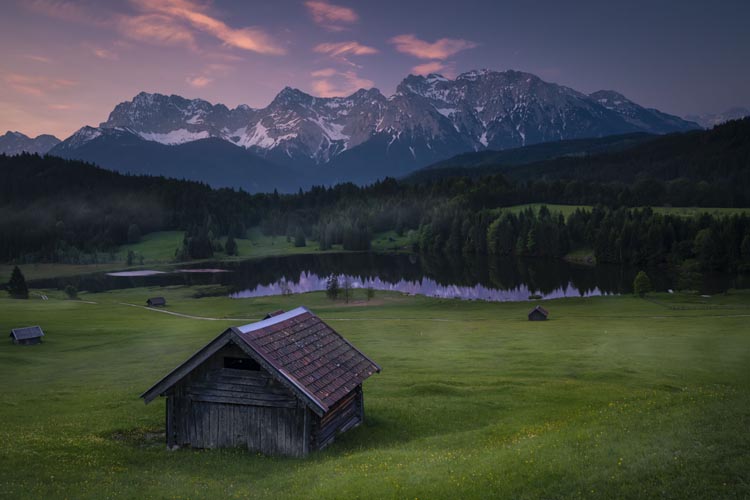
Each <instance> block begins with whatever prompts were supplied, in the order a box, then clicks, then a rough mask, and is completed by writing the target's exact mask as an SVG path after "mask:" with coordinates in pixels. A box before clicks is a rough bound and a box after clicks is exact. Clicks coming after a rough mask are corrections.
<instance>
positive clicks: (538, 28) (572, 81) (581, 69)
mask: <svg viewBox="0 0 750 500" xmlns="http://www.w3.org/2000/svg"><path fill="white" fill-rule="evenodd" d="M0 11H1V12H2V15H1V16H0V131H5V130H17V131H20V132H23V133H25V134H27V135H31V136H35V135H38V134H41V133H50V134H54V135H56V136H58V137H60V138H65V137H68V136H69V135H70V134H72V133H73V132H74V131H75V130H77V129H78V128H80V127H81V126H83V125H92V126H96V125H98V124H99V123H100V122H102V121H105V120H106V119H107V116H108V114H109V112H110V111H111V110H112V109H113V108H114V106H115V105H116V104H118V103H119V102H122V101H126V100H130V99H132V97H133V96H135V95H136V94H137V93H138V92H141V91H146V92H159V93H163V94H179V95H182V96H184V97H188V98H197V97H200V98H202V99H206V100H208V101H210V102H212V103H223V104H225V105H227V106H229V107H235V106H237V105H239V104H247V105H250V106H252V107H264V106H266V105H267V104H268V103H269V102H270V101H271V100H272V99H273V97H274V96H275V95H276V94H277V93H278V92H279V91H280V90H281V89H282V88H284V87H285V86H290V87H295V88H299V89H301V90H303V91H305V92H308V93H310V94H313V95H317V96H333V95H348V94H351V93H352V92H354V91H355V90H357V89H359V88H369V87H377V88H379V89H380V90H381V91H382V92H383V93H384V94H385V95H386V96H388V95H391V94H392V93H393V92H394V91H395V89H396V86H397V85H398V83H399V82H400V81H401V80H402V79H403V78H404V77H405V76H406V75H408V74H409V73H415V74H427V73H430V72H435V73H440V74H443V75H445V76H447V77H455V76H456V75H458V74H460V73H462V72H464V71H468V70H471V69H481V68H488V69H493V70H498V71H503V70H508V69H515V70H521V71H528V72H531V73H534V74H537V75H538V76H540V77H541V78H542V79H544V80H547V81H551V82H555V83H559V84H562V85H566V86H569V87H572V88H574V89H576V90H579V91H581V92H586V93H590V92H594V91H597V90H600V89H608V90H610V89H611V90H617V91H619V92H621V93H623V94H624V95H625V96H627V97H628V98H630V99H632V100H633V101H635V102H637V103H639V104H641V105H643V106H647V107H655V108H658V109H660V110H662V111H665V112H668V113H672V114H676V115H679V116H685V115H688V114H703V113H716V112H722V111H724V110H726V109H728V108H730V107H732V106H746V107H750V63H748V61H750V28H748V24H747V22H748V19H750V1H748V0H720V1H715V2H708V1H692V0H659V1H653V0H649V1H641V0H631V1H628V2H609V1H601V0H599V1H583V0H581V1H576V0H570V1H560V0H525V1H513V2H510V1H503V0H460V1H456V0H452V1H439V0H351V1H344V0H335V1H333V0H332V1H330V2H329V1H327V0H235V1H230V0H213V1H211V0H117V1H114V0H2V2H1V3H0ZM0 133H2V132H0Z"/></svg>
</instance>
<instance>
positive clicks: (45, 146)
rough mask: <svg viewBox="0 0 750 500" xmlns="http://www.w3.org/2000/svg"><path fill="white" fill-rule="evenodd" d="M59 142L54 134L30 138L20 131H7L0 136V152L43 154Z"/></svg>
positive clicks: (7, 153)
mask: <svg viewBox="0 0 750 500" xmlns="http://www.w3.org/2000/svg"><path fill="white" fill-rule="evenodd" d="M59 142H60V139H58V138H57V137H55V136H54V135H47V134H43V135H38V136H36V137H34V138H31V137H29V136H27V135H25V134H22V133H21V132H11V131H8V132H6V133H5V135H3V136H0V154H5V155H17V154H21V153H24V152H25V153H37V154H40V155H43V154H45V153H47V151H49V150H50V149H52V148H53V147H55V146H56V145H57V144H58V143H59Z"/></svg>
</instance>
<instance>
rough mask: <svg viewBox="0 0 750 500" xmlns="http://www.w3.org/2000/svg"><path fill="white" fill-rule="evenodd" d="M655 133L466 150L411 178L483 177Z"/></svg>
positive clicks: (617, 146)
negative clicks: (486, 149) (490, 149)
mask: <svg viewBox="0 0 750 500" xmlns="http://www.w3.org/2000/svg"><path fill="white" fill-rule="evenodd" d="M656 137H658V136H655V135H651V134H645V133H640V132H639V133H635V134H626V135H613V136H607V137H601V138H596V139H573V140H568V141H556V142H546V143H542V144H534V145H532V146H525V147H522V148H515V149H508V150H505V151H477V152H474V153H464V154H460V155H457V156H454V157H452V158H449V159H447V160H443V161H439V162H437V163H433V164H432V165H429V166H427V167H424V168H421V169H419V170H417V171H415V172H412V173H411V174H409V175H408V176H407V177H406V178H405V180H406V181H407V182H412V183H415V182H416V183H418V182H425V181H434V180H438V179H443V178H447V177H460V176H469V177H475V178H476V177H481V176H482V175H486V174H487V173H488V172H492V171H494V170H496V169H497V168H499V167H507V166H516V165H526V164H530V163H537V162H541V161H545V160H552V159H555V158H561V157H576V158H578V157H584V156H590V155H596V154H601V153H609V152H615V151H623V150H627V149H630V148H633V147H635V146H637V145H639V144H643V143H645V142H648V141H651V140H654V139H655V138H656Z"/></svg>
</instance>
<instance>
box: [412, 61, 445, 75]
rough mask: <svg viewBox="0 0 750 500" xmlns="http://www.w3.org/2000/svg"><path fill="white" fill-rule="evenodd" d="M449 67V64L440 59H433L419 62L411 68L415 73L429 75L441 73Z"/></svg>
mask: <svg viewBox="0 0 750 500" xmlns="http://www.w3.org/2000/svg"><path fill="white" fill-rule="evenodd" d="M446 69H447V66H446V65H445V64H443V63H442V62H440V61H431V62H428V63H424V64H417V65H416V66H414V67H413V68H412V69H411V72H412V73H414V74H415V75H429V74H430V73H440V72H441V71H444V70H446Z"/></svg>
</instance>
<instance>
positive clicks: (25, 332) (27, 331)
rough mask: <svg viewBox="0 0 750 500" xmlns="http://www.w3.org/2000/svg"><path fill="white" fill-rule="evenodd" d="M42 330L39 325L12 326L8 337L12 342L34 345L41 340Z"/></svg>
mask: <svg viewBox="0 0 750 500" xmlns="http://www.w3.org/2000/svg"><path fill="white" fill-rule="evenodd" d="M42 337H44V332H43V331H42V327H41V326H27V327H24V328H14V329H12V330H11V331H10V339H11V340H12V341H13V343H14V344H19V345H34V344H39V343H41V342H42Z"/></svg>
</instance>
